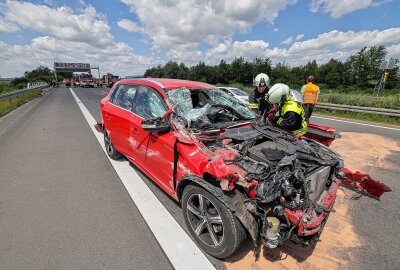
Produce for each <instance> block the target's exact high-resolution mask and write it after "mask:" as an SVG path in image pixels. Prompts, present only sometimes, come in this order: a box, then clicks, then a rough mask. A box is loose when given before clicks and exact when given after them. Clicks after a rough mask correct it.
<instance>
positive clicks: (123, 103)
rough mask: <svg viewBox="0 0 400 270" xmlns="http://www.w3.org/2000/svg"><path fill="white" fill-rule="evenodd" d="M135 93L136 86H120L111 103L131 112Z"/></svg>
mask: <svg viewBox="0 0 400 270" xmlns="http://www.w3.org/2000/svg"><path fill="white" fill-rule="evenodd" d="M136 92H137V86H136V85H120V86H118V89H117V93H116V94H115V97H114V99H113V103H114V104H115V105H117V106H119V107H121V108H123V109H126V110H129V111H130V110H132V104H133V99H134V98H135V94H136Z"/></svg>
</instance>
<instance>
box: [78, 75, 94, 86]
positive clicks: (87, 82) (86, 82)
mask: <svg viewBox="0 0 400 270" xmlns="http://www.w3.org/2000/svg"><path fill="white" fill-rule="evenodd" d="M79 86H80V87H87V86H88V87H94V80H93V76H92V74H88V73H82V74H81V75H79Z"/></svg>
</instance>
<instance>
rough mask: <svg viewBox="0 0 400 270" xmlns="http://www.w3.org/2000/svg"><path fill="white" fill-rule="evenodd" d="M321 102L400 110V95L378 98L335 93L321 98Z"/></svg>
mask: <svg viewBox="0 0 400 270" xmlns="http://www.w3.org/2000/svg"><path fill="white" fill-rule="evenodd" d="M319 102H323V103H334V104H345V105H351V106H363V107H375V108H384V109H394V110H400V93H397V94H393V95H386V96H383V97H378V98H376V97H372V96H370V95H360V94H339V93H334V94H330V95H328V96H320V98H319Z"/></svg>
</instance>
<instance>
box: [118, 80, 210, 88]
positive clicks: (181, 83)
mask: <svg viewBox="0 0 400 270" xmlns="http://www.w3.org/2000/svg"><path fill="white" fill-rule="evenodd" d="M138 81H146V82H149V83H154V84H156V85H158V86H159V87H160V88H163V89H166V90H170V89H176V88H181V87H186V88H215V86H214V85H211V84H208V83H203V82H196V81H188V80H179V79H164V78H136V79H125V80H121V81H120V84H121V83H122V84H123V83H127V84H130V83H132V84H134V83H138Z"/></svg>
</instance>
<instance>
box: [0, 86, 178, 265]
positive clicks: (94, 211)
mask: <svg viewBox="0 0 400 270" xmlns="http://www.w3.org/2000/svg"><path fill="white" fill-rule="evenodd" d="M0 147H1V149H2V153H7V154H4V155H0V171H1V179H0V186H1V188H0V213H1V215H0V228H1V230H0V250H1V252H0V261H1V269H83V268H88V269H89V268H90V269H128V268H132V266H134V267H135V268H137V269H173V267H172V266H171V264H170V262H169V260H168V258H167V257H166V256H165V254H164V253H163V251H162V250H161V248H160V246H159V244H158V242H157V240H156V239H155V238H154V236H153V234H152V232H151V231H150V230H149V228H148V226H147V224H146V223H145V222H144V221H143V218H142V216H141V214H140V212H139V211H138V209H137V208H136V206H135V205H134V204H133V203H132V200H131V198H130V196H129V195H128V193H127V192H126V190H125V188H124V186H123V185H122V184H121V182H120V181H119V177H118V176H117V175H116V173H115V171H114V169H113V168H112V166H111V165H110V163H109V161H108V160H107V158H106V156H105V155H104V153H103V151H102V149H101V148H100V147H99V145H98V143H97V142H96V141H94V140H93V134H92V132H91V130H90V128H89V127H88V126H87V123H86V122H85V120H84V119H83V117H82V114H81V113H80V111H79V108H78V106H77V105H76V103H75V101H74V100H73V98H72V96H71V94H70V93H69V90H67V89H65V88H58V89H55V90H53V92H52V93H51V94H50V95H48V97H46V98H45V99H44V100H43V102H41V103H38V106H37V107H36V108H35V109H34V110H31V111H30V112H29V113H27V114H25V115H23V116H21V119H20V120H19V124H18V125H15V126H13V128H12V129H9V130H8V131H7V133H6V134H5V135H4V136H1V137H0Z"/></svg>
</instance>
